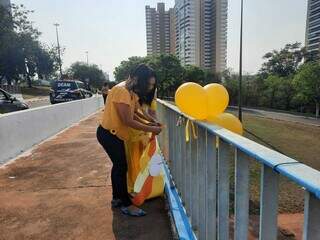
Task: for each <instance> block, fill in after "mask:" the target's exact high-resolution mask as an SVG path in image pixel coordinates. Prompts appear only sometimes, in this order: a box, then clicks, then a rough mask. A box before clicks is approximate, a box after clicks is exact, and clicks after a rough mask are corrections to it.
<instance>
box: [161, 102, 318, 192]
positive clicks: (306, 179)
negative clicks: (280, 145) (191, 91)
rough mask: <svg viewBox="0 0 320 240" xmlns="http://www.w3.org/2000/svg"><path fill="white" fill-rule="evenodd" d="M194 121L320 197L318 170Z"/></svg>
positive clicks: (243, 138)
mask: <svg viewBox="0 0 320 240" xmlns="http://www.w3.org/2000/svg"><path fill="white" fill-rule="evenodd" d="M158 101H159V102H160V103H161V104H163V105H165V106H166V107H168V108H170V109H171V110H173V111H175V112H177V113H179V114H181V115H182V116H185V117H186V118H189V119H191V120H194V119H192V118H190V117H189V116H187V115H185V114H184V113H182V112H181V111H180V110H179V109H178V108H177V107H176V106H174V105H172V104H170V103H168V102H165V101H162V100H158ZM194 122H195V123H197V124H198V125H199V126H200V127H203V128H205V129H207V131H208V132H210V133H212V134H214V135H217V136H219V138H221V139H223V140H224V141H225V142H227V143H230V144H232V145H234V146H235V147H237V148H238V149H239V150H241V151H242V152H244V153H246V154H247V155H248V156H250V157H252V158H254V159H256V160H257V161H259V162H261V163H263V164H265V165H266V166H268V167H270V168H273V169H274V170H275V171H277V172H279V173H280V174H281V175H284V176H286V177H287V178H288V179H290V180H291V181H293V182H295V183H296V184H298V185H299V186H301V187H304V188H305V189H306V190H308V191H309V192H312V193H313V194H315V195H316V196H317V198H320V172H319V171H317V170H315V169H313V168H311V167H309V166H307V165H305V164H303V163H300V162H298V161H297V160H295V159H292V158H290V157H288V156H285V155H283V154H281V153H279V152H276V151H274V150H271V149H269V148H267V147H264V146H262V145H260V144H258V143H256V142H254V141H251V140H250V139H247V138H245V137H242V136H240V135H238V134H235V133H232V132H230V131H228V130H226V129H224V128H221V127H219V126H216V125H212V124H208V123H205V122H200V121H196V120H194Z"/></svg>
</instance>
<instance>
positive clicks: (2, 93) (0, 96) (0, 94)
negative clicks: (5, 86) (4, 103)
mask: <svg viewBox="0 0 320 240" xmlns="http://www.w3.org/2000/svg"><path fill="white" fill-rule="evenodd" d="M0 100H7V96H6V95H5V94H4V92H2V91H0Z"/></svg>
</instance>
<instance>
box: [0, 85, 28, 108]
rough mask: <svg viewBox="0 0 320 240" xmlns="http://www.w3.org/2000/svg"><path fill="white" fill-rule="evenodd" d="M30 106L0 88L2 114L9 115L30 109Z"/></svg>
mask: <svg viewBox="0 0 320 240" xmlns="http://www.w3.org/2000/svg"><path fill="white" fill-rule="evenodd" d="M28 108H29V106H28V105H27V104H26V103H25V102H23V101H20V100H18V99H17V98H16V97H15V96H13V95H11V94H10V93H8V92H6V91H4V90H3V89H1V88H0V113H9V112H15V111H20V110H25V109H28Z"/></svg>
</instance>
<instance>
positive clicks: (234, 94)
mask: <svg viewBox="0 0 320 240" xmlns="http://www.w3.org/2000/svg"><path fill="white" fill-rule="evenodd" d="M222 79H223V80H222V84H223V85H224V86H225V87H226V89H227V90H228V93H229V98H230V100H229V101H230V104H231V105H235V104H236V103H237V100H238V92H239V91H238V76H237V74H235V73H234V72H233V71H232V69H226V70H225V71H224V72H223V73H222Z"/></svg>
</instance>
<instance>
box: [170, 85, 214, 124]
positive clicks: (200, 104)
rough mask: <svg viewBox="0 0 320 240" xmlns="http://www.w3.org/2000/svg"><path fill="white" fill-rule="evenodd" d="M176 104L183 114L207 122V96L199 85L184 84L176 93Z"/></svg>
mask: <svg viewBox="0 0 320 240" xmlns="http://www.w3.org/2000/svg"><path fill="white" fill-rule="evenodd" d="M175 102H176V105H177V106H178V108H179V109H180V110H181V111H182V112H183V113H185V114H187V115H189V116H191V117H193V118H195V119H197V120H205V119H206V118H207V117H208V113H207V95H206V92H205V90H204V89H203V87H202V86H200V85H199V84H197V83H193V82H188V83H184V84H182V85H181V86H180V87H179V88H178V89H177V91H176V94H175Z"/></svg>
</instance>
